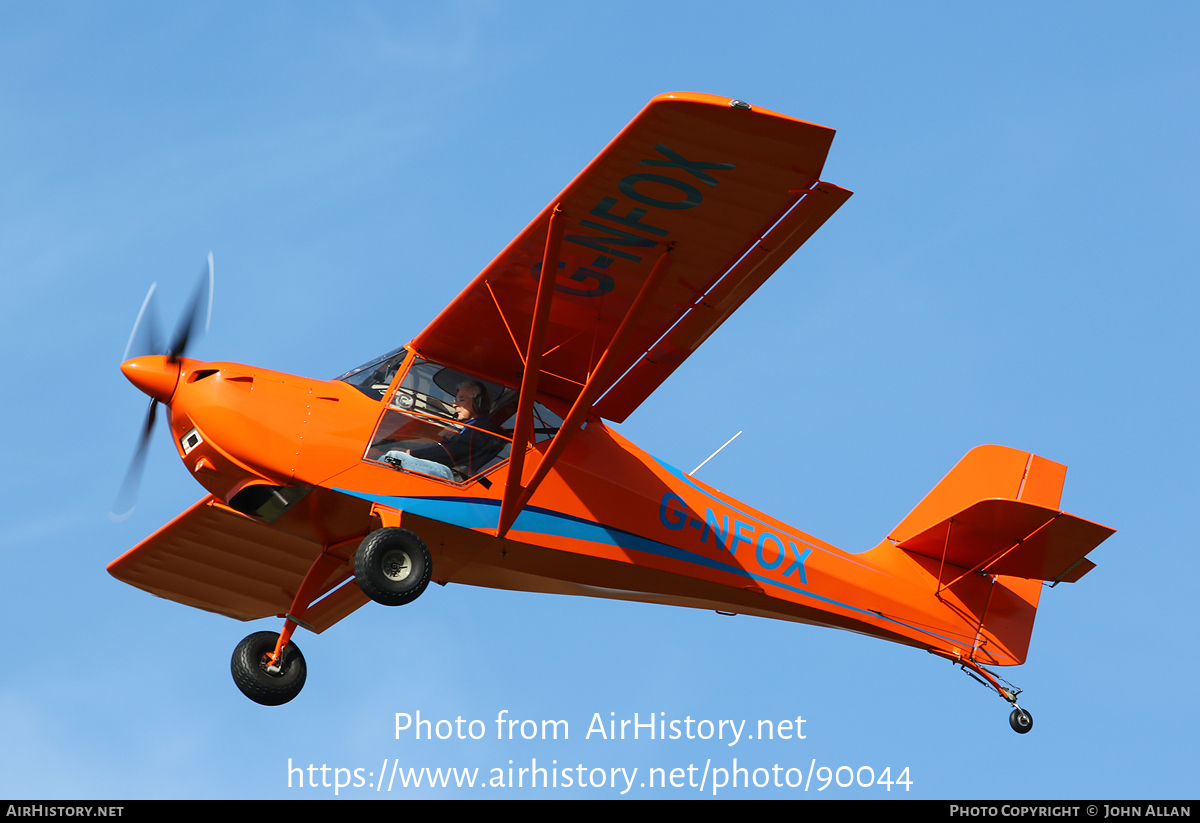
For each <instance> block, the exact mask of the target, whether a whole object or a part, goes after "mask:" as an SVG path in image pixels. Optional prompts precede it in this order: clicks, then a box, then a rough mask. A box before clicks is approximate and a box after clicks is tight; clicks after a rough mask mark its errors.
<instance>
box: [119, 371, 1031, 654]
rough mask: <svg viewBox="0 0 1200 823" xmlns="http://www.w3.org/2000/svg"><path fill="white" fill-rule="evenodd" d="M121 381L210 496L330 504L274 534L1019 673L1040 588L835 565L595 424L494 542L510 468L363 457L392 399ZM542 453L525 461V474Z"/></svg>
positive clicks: (819, 549) (153, 375) (260, 380)
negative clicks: (291, 490)
mask: <svg viewBox="0 0 1200 823" xmlns="http://www.w3.org/2000/svg"><path fill="white" fill-rule="evenodd" d="M123 368H124V370H125V372H126V374H127V375H128V376H129V377H130V379H131V380H133V381H134V382H135V383H136V384H137V385H138V386H139V387H140V388H142V389H143V391H146V392H147V393H149V394H151V395H152V396H155V397H158V398H159V399H160V400H163V401H164V402H169V405H170V408H171V429H172V434H173V436H174V437H173V439H174V441H175V444H176V449H177V450H178V452H179V454H180V456H181V457H182V458H183V460H184V464H185V465H186V466H187V468H188V470H189V471H191V472H192V473H193V476H194V477H195V478H196V479H197V481H198V482H199V483H200V484H201V485H202V486H204V488H205V489H207V490H208V491H209V492H210V493H211V494H212V495H214V497H216V498H218V499H219V500H222V501H226V502H228V501H230V500H233V498H234V497H235V496H236V495H237V494H238V493H239V492H240V491H242V490H243V489H245V488H246V487H247V486H249V485H253V484H264V483H265V484H270V485H272V486H279V487H299V488H304V489H310V488H311V489H314V490H327V491H322V492H321V494H320V495H319V496H318V497H316V498H314V499H316V500H319V501H323V502H322V503H321V504H320V505H317V504H311V505H310V506H309V507H308V509H307V514H306V517H305V519H304V522H303V524H302V525H301V526H297V525H296V523H297V522H298V518H291V519H288V518H284V519H282V520H280V521H279V522H278V523H275V524H274V525H273V526H272V528H278V529H285V530H287V529H293V530H295V531H296V532H297V533H299V532H303V534H301V536H303V537H305V538H306V539H309V540H314V541H316V542H317V543H318V544H323V545H330V544H335V543H340V542H344V541H348V540H353V539H355V538H359V537H362V536H363V535H364V534H365V533H366V532H367V531H368V530H370V529H371V528H372V527H373V524H374V525H376V526H377V525H378V523H379V521H378V519H375V520H372V517H373V516H374V517H375V518H378V516H379V512H381V511H384V512H390V513H392V514H391V518H390V520H389V522H393V523H398V522H399V521H400V518H404V525H405V527H406V528H410V529H412V530H413V531H414V532H417V533H418V534H419V535H420V536H421V537H422V538H423V540H424V541H425V542H426V543H427V544H428V545H429V548H430V551H431V553H432V556H433V562H434V568H433V579H434V580H435V581H437V582H440V583H443V584H444V583H464V584H470V585H479V586H490V587H496V588H507V589H518V590H527V591H543V592H555V593H562V594H577V595H587V596H596V597H608V598H617V599H625V600H636V601H644V602H655V603H666V604H674V605H681V606H690V607H695V608H704V609H715V610H718V611H723V612H734V613H740V614H752V615H758V616H762V617H771V618H776V619H782V620H792V621H796V622H804V623H812V624H817V625H825V626H831V627H836V628H841V629H847V630H852V631H857V632H861V633H864V634H868V635H872V636H876V637H880V638H884V639H887V640H892V641H895V642H900V643H904V644H908V645H912V646H917V647H921V648H926V649H929V650H930V651H933V652H935V653H939V654H943V655H946V656H950V657H958V656H959V655H962V656H964V657H967V656H969V657H971V658H972V659H974V660H976V661H978V662H980V663H990V664H995V665H1015V664H1019V663H1021V662H1023V661H1024V659H1025V655H1026V651H1027V648H1028V642H1029V635H1030V632H1031V631H1032V626H1033V615H1034V612H1035V610H1036V608H1037V601H1038V595H1039V593H1040V586H1041V583H1040V581H1037V580H1025V579H1019V578H1013V577H1005V576H1003V575H999V576H997V575H970V576H968V577H966V578H964V579H962V580H961V581H960V582H958V583H957V584H956V585H955V586H954V587H953V588H945V589H943V590H942V591H940V592H939V591H938V589H939V586H938V580H939V574H942V570H940V569H939V567H938V565H939V564H938V563H937V562H936V561H933V560H930V559H928V558H926V557H920V556H917V555H914V554H912V553H910V552H907V551H903V550H901V549H899V548H897V547H895V546H893V545H892V543H891V542H889V541H886V540H885V541H884V542H882V543H881V544H880V545H878V546H876V547H875V548H874V549H872V550H871V551H868V552H865V553H861V554H850V553H847V552H844V551H842V550H840V549H837V548H835V547H834V546H831V545H829V544H828V543H825V542H823V541H821V540H818V539H817V538H814V537H812V536H810V535H808V534H806V533H804V532H802V531H799V530H797V529H795V528H793V527H791V526H789V525H787V524H785V523H783V522H781V521H779V520H776V519H774V518H771V517H768V516H767V515H765V514H763V513H761V512H759V511H757V510H755V509H753V508H751V507H749V506H746V505H745V504H743V503H741V502H739V501H737V500H735V499H733V498H731V497H729V496H727V495H724V494H722V493H720V492H719V491H716V490H715V489H712V488H710V487H709V486H707V485H705V484H704V483H702V482H700V481H698V480H696V479H694V478H692V477H690V476H688V475H687V474H686V473H684V472H681V471H679V470H678V469H675V468H673V467H671V466H669V465H666V464H663V463H661V462H659V461H657V460H655V459H654V458H653V457H651V456H650V455H649V454H647V453H646V452H644V451H642V450H641V449H639V448H637V447H636V446H634V445H633V444H631V443H630V442H628V441H627V440H625V439H624V438H622V437H621V436H620V435H618V434H617V433H616V432H615V431H613V430H612V429H610V428H609V427H608V426H606V425H605V424H604V423H603V421H601V420H600V419H599V418H595V417H593V418H592V419H590V420H589V421H588V422H587V424H586V426H585V427H584V429H583V430H582V431H579V432H578V433H577V434H576V435H575V436H574V438H573V439H571V440H570V442H569V445H568V446H567V449H566V451H565V452H564V453H563V455H562V457H561V458H560V459H559V460H558V461H557V462H556V463H555V464H554V465H553V468H552V469H551V470H550V473H549V475H548V476H547V477H546V480H545V481H544V482H543V483H542V484H541V486H540V487H538V489H537V491H536V493H535V494H534V495H533V497H532V499H531V500H530V502H529V504H528V505H527V506H526V507H525V508H524V509H523V510H522V511H521V512H520V514H519V516H518V517H517V519H516V522H515V524H514V525H513V527H512V529H511V530H510V531H509V532H508V534H507V535H506V536H504V537H502V538H499V537H496V533H497V522H498V518H499V513H500V508H501V500H502V498H503V495H504V488H505V483H506V479H507V473H508V471H509V463H508V461H505V462H504V463H502V464H500V465H498V466H496V467H494V468H492V469H491V470H489V471H488V473H487V474H486V475H484V476H483V478H482V479H480V478H474V479H472V480H471V481H470V482H467V483H455V482H450V481H443V480H439V479H437V478H431V477H427V476H424V475H421V474H416V473H410V472H407V471H402V470H398V469H393V468H389V467H388V466H386V465H383V464H381V463H379V462H374V461H369V460H364V454H365V451H366V448H367V444H368V442H369V440H370V438H371V436H372V432H373V431H374V430H375V427H376V425H377V424H378V423H379V420H380V416H381V414H382V413H383V411H384V403H383V402H382V401H378V400H373V399H372V398H370V397H368V396H366V395H365V394H363V393H362V392H360V391H359V390H357V389H356V388H354V387H353V386H351V385H349V384H348V383H344V382H339V381H325V380H313V379H308V378H302V377H296V376H293V375H290V374H283V373H279V372H273V371H269V370H266V369H259V368H254V367H249V366H243V365H238V364H235V363H224V362H213V363H202V362H199V361H194V360H187V359H184V360H181V361H179V363H178V364H172V363H169V362H167V360H166V358H161V357H146V358H138V359H137V360H134V361H130V362H129V363H127V364H126V365H125V367H123ZM176 369H177V375H176V374H174V372H175V370H176ZM399 379H400V375H398V376H397V377H396V380H395V381H394V382H393V389H394V387H395V385H396V383H398V382H399ZM172 383H173V385H172ZM539 399H542V400H545V401H546V403H547V404H548V405H549V404H551V403H557V405H560V406H561V405H562V403H561V402H560V401H555V400H554V399H553V398H539ZM193 430H195V433H196V434H198V437H197V436H195V435H193V436H192V437H191V438H189V439H188V440H187V443H186V445H185V443H184V440H185V438H187V436H188V435H189V433H190V432H192V431H193ZM547 445H548V443H545V442H544V443H540V444H538V445H536V446H531V447H530V452H529V453H528V457H527V459H526V461H525V469H524V475H525V477H526V478H527V477H528V476H529V475H530V474H532V472H533V470H534V468H535V467H536V464H537V462H538V456H537V453H538V452H542V453H544V452H545V450H546V447H547Z"/></svg>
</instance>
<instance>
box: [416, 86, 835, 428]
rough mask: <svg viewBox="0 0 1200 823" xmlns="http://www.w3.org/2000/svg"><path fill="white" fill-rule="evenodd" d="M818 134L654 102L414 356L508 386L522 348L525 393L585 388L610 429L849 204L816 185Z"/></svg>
mask: <svg viewBox="0 0 1200 823" xmlns="http://www.w3.org/2000/svg"><path fill="white" fill-rule="evenodd" d="M833 134H834V132H833V129H829V128H825V127H824V126H818V125H814V124H812V123H806V122H804V121H802V120H796V119H794V118H791V117H787V116H785V115H781V114H776V113H774V112H770V111H767V110H765V109H759V108H755V107H751V106H749V105H747V104H745V103H742V102H740V101H736V100H730V99H729V98H727V97H716V96H713V95H707V94H691V93H675V94H664V95H660V96H658V97H655V98H654V99H653V100H651V101H650V103H649V104H648V105H647V106H646V107H645V108H644V109H643V110H642V111H641V112H640V113H639V114H638V115H637V117H635V118H634V119H633V121H632V122H631V123H630V124H629V125H628V126H626V127H625V129H624V130H623V131H622V132H621V133H620V134H618V135H617V137H616V138H614V139H613V141H612V142H611V143H609V144H608V146H607V147H605V149H604V150H603V151H602V152H601V153H600V154H599V156H597V157H596V159H595V160H593V161H592V162H591V163H590V164H588V166H587V168H585V169H584V170H583V172H582V173H580V174H579V176H578V177H576V178H575V179H574V180H573V181H571V183H570V184H569V185H568V186H567V187H566V188H565V189H564V190H563V192H562V193H561V194H560V195H559V196H558V197H556V198H555V199H554V200H553V201H552V202H551V203H550V205H548V206H547V207H546V208H545V209H543V210H542V212H541V213H540V214H539V215H538V216H537V217H536V218H534V220H533V222H532V223H530V224H529V225H528V226H527V227H526V228H525V229H524V231H522V232H521V233H520V234H519V235H518V236H517V237H516V239H514V240H513V241H512V242H511V243H509V245H508V246H507V248H505V249H504V251H502V252H501V253H500V254H499V256H497V257H496V259H495V260H493V261H492V262H491V263H490V264H489V265H488V266H487V268H485V269H484V270H483V271H482V272H480V274H479V275H478V276H477V277H476V278H475V279H474V280H473V281H472V282H471V284H470V285H469V286H467V288H466V289H465V290H464V291H463V292H462V293H461V294H460V295H459V296H458V297H456V298H455V299H454V301H453V302H452V303H450V305H449V306H447V307H446V309H445V310H443V311H442V313H441V314H439V315H438V317H437V318H436V319H435V320H434V321H433V322H432V323H430V325H429V326H428V327H427V328H426V329H425V330H424V331H422V332H421V333H420V334H419V335H418V336H417V337H416V339H415V340H414V341H413V343H412V345H413V347H414V348H415V349H416V350H417V351H419V352H420V353H421V354H422V355H424V356H426V357H429V358H431V359H433V360H437V361H439V362H441V363H445V364H447V365H451V366H456V367H458V368H460V369H462V370H464V371H468V372H474V373H475V374H479V375H480V376H483V377H487V378H490V379H493V380H495V381H497V382H499V383H503V384H507V385H510V386H516V385H518V384H520V383H521V382H522V377H523V374H524V372H525V362H526V360H527V359H534V355H535V352H534V351H532V348H536V349H537V352H536V354H537V355H540V369H539V370H538V372H539V373H538V374H537V375H536V377H537V379H536V380H535V381H534V383H533V385H535V386H536V390H537V392H538V393H544V394H549V395H552V396H555V397H559V398H561V399H563V400H565V401H567V402H569V403H574V402H576V401H577V400H578V399H579V397H580V395H581V393H583V390H584V387H585V386H587V384H588V382H589V379H591V380H592V385H591V386H589V387H588V392H587V395H588V405H589V406H590V407H591V408H590V410H591V411H592V412H594V413H596V414H599V415H600V416H602V417H604V418H607V419H609V420H614V421H616V422H621V421H623V420H625V418H626V417H628V415H629V414H630V413H631V412H632V411H633V410H634V409H636V408H637V407H638V406H639V405H640V404H641V402H642V401H643V400H644V399H645V398H646V397H647V396H649V394H650V393H651V392H653V391H654V389H656V388H657V387H658V386H659V385H660V384H661V383H662V382H663V381H664V380H665V379H666V378H667V377H668V376H670V374H671V373H672V372H673V371H674V370H675V369H676V368H677V367H678V366H679V365H680V364H681V363H682V362H683V361H684V360H685V359H687V357H688V356H689V355H690V354H691V353H692V352H693V351H695V350H696V348H697V347H698V346H699V345H700V344H701V343H703V342H704V341H705V340H706V339H707V338H708V336H709V335H710V334H712V332H713V331H714V330H715V329H716V328H717V327H718V326H720V324H721V323H723V322H724V321H725V319H726V318H727V317H729V315H730V314H732V313H733V312H734V310H736V309H737V307H738V306H740V305H741V304H742V303H743V302H744V301H745V300H746V298H748V297H749V296H750V295H751V294H753V293H754V291H755V290H756V289H757V288H758V287H759V286H760V285H762V283H763V282H764V281H765V280H766V279H767V278H768V277H769V276H770V275H771V274H772V273H773V272H774V271H775V270H776V269H778V268H779V266H780V265H782V264H783V263H784V261H786V260H787V258H788V257H789V256H790V255H791V254H792V253H793V252H794V251H795V250H796V249H797V248H799V247H800V245H801V244H802V243H803V242H804V241H805V240H807V239H808V238H809V237H810V236H811V235H812V234H813V232H815V231H816V230H817V229H818V228H820V226H821V225H822V224H823V223H824V222H825V220H826V219H828V218H829V216H830V215H832V214H833V212H835V211H836V210H837V209H838V207H840V206H841V205H842V203H844V202H845V201H846V199H847V198H849V197H850V194H851V193H850V192H849V191H847V190H845V189H842V188H839V187H837V186H834V185H831V184H828V183H824V182H821V181H820V175H821V170H822V168H823V166H824V164H825V156H826V154H827V153H828V151H829V146H830V143H831V142H832V140H833ZM556 208H557V209H558V215H559V216H558V217H557V218H555V230H554V232H552V231H551V218H552V214H554V213H555V211H556ZM552 250H553V254H551V251H552ZM668 250H669V251H670V254H669V255H665V256H664V252H667V251H668ZM544 258H545V259H546V260H553V259H555V258H556V259H557V260H558V266H557V276H556V277H555V284H554V293H553V295H552V296H551V299H550V300H549V301H548V303H549V306H548V309H547V308H543V309H542V310H541V316H542V317H543V319H544V322H543V323H542V324H541V325H542V328H541V329H540V330H539V328H538V327H539V324H537V323H535V322H534V320H535V304H536V302H537V292H538V283H539V281H540V279H541V269H542V267H543V265H544V264H543V259H544ZM545 265H552V263H547V264H545ZM668 266H669V270H667V267H668ZM658 270H662V271H663V274H662V276H656V277H653V278H651V276H650V275H651V274H652V272H655V271H658ZM651 282H653V286H651V285H650V284H651ZM639 296H640V298H641V299H639ZM627 318H629V319H628V320H627ZM623 321H626V322H625V323H624V325H623ZM618 330H621V334H620V335H618ZM531 341H532V342H533V343H534V344H535V345H534V346H533V347H532V348H531V346H530V343H531ZM606 352H607V355H608V356H607V359H606V360H605V362H604V365H603V367H602V368H601V369H599V370H597V365H598V364H600V362H601V358H602V357H604V355H605V354H606ZM526 385H529V384H528V383H526ZM593 400H594V402H593Z"/></svg>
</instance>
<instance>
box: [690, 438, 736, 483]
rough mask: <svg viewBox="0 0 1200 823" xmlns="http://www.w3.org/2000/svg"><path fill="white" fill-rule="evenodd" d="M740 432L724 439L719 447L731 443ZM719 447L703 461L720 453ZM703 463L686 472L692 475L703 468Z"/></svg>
mask: <svg viewBox="0 0 1200 823" xmlns="http://www.w3.org/2000/svg"><path fill="white" fill-rule="evenodd" d="M741 434H742V433H741V432H738V433H737V434H735V435H734V436H733V437H731V438H729V439H728V440H726V441H725V443H724V444H723V445H722V446H721V449H723V448H725V446H728V445H729V444H730V443H732V442H733V441H734V440H737V439H738V437H740V436H741ZM721 449H717V450H716V451H715V452H713V453H712V454H710V455H709V456H708V458H707V459H706V460H705V461H704V463H707V462H708V461H709V460H712V459H713V458H714V457H716V456H717V455H718V454H720V453H721ZM704 463H701V464H700V465H699V466H697V467H696V468H694V469H692V470H691V471H690V472H688V474H691V475H694V474H695V473H696V472H698V471H700V470H701V469H702V468H704Z"/></svg>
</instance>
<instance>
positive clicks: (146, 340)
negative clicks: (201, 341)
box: [121, 283, 163, 363]
mask: <svg viewBox="0 0 1200 823" xmlns="http://www.w3.org/2000/svg"><path fill="white" fill-rule="evenodd" d="M156 288H158V283H151V284H150V291H148V292H146V299H145V300H143V301H142V308H141V309H139V310H138V316H137V320H134V321H133V331H131V332H130V333H129V342H128V343H126V344H125V354H124V355H123V356H122V357H121V362H122V363H124V362H125V361H126V360H128V359H129V358H131V357H141V356H142V355H144V354H162V351H163V348H162V337H160V336H159V333H158V308H157V306H156V305H155V302H154V290H155V289H156Z"/></svg>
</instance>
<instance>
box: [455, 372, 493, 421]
mask: <svg viewBox="0 0 1200 823" xmlns="http://www.w3.org/2000/svg"><path fill="white" fill-rule="evenodd" d="M490 405H491V401H490V399H489V398H488V390H487V386H485V385H483V384H482V383H480V382H479V381H478V380H467V381H466V382H464V383H462V384H461V385H460V386H459V387H458V392H457V393H456V394H455V395H454V409H455V411H456V412H457V413H458V419H459V420H470V419H471V418H473V417H482V416H483V415H485V414H487V413H488V410H489V409H488V407H489V406H490Z"/></svg>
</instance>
